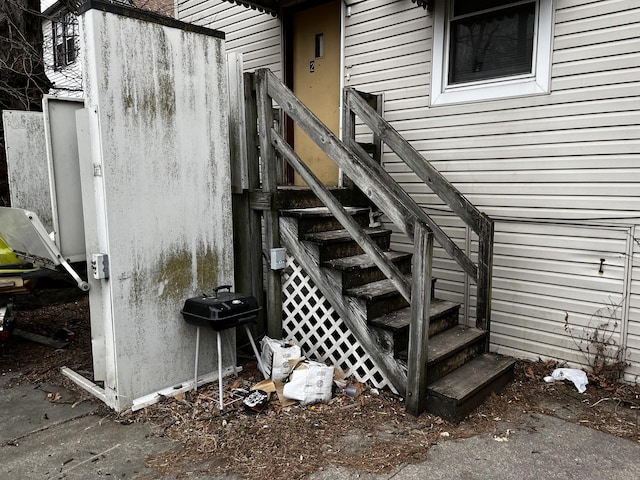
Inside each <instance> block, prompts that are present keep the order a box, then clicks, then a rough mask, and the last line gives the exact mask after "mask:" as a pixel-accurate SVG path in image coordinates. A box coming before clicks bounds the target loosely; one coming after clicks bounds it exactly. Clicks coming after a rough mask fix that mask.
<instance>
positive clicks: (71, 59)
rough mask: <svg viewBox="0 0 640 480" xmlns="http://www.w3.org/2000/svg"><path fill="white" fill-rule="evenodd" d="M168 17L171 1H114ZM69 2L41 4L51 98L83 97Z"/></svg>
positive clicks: (75, 25) (75, 20)
mask: <svg viewBox="0 0 640 480" xmlns="http://www.w3.org/2000/svg"><path fill="white" fill-rule="evenodd" d="M112 2H113V3H121V4H123V5H129V6H131V5H133V6H136V7H138V8H140V9H143V10H150V11H153V12H157V13H159V14H162V15H166V16H174V14H175V7H174V4H173V1H172V0H112ZM69 3H70V2H65V1H63V0H42V1H41V2H40V5H41V11H42V15H43V21H42V31H43V38H44V60H45V68H46V73H47V76H48V77H49V79H50V80H51V82H52V83H53V88H52V89H51V91H50V92H49V94H50V95H62V96H68V97H69V96H71V97H81V96H82V92H83V87H82V71H81V67H80V61H79V55H80V52H79V42H78V35H79V30H78V17H77V16H76V15H75V13H74V12H73V11H71V10H70V9H69V8H68V5H69Z"/></svg>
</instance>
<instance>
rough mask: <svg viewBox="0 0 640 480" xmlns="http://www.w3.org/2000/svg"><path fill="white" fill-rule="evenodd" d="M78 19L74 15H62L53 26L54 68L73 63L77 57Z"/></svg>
mask: <svg viewBox="0 0 640 480" xmlns="http://www.w3.org/2000/svg"><path fill="white" fill-rule="evenodd" d="M77 28H78V19H77V17H76V16H75V15H73V14H72V13H66V14H64V15H62V16H61V17H60V18H59V20H57V21H54V22H53V25H52V32H53V56H54V67H55V68H62V67H66V66H67V65H69V64H71V63H73V61H74V60H75V59H76V56H77V46H76V36H77Z"/></svg>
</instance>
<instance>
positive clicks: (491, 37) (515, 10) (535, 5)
mask: <svg viewBox="0 0 640 480" xmlns="http://www.w3.org/2000/svg"><path fill="white" fill-rule="evenodd" d="M552 27H553V5H552V0H485V1H482V2H478V1H477V0H438V2H437V3H436V9H435V12H434V19H433V63H432V73H431V105H442V104H448V103H460V102H473V101H480V100H489V99H497V98H506V97H514V96H521V95H534V94H541V93H548V92H549V86H550V81H551V80H550V73H551V41H552V31H553V28H552Z"/></svg>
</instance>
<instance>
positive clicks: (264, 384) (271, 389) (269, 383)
mask: <svg viewBox="0 0 640 480" xmlns="http://www.w3.org/2000/svg"><path fill="white" fill-rule="evenodd" d="M283 387H284V383H282V382H280V381H278V380H272V379H270V378H267V379H266V380H262V381H261V382H258V383H256V384H255V385H254V386H253V387H251V390H262V391H264V392H267V393H268V394H269V397H271V394H272V393H275V394H276V395H277V396H278V401H279V402H280V405H282V406H283V407H288V406H290V405H295V403H296V401H295V400H293V399H290V398H286V397H285V396H284V394H283V393H282V389H283Z"/></svg>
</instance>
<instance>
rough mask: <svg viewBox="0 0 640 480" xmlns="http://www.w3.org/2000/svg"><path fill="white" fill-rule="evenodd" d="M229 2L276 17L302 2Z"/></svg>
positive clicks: (423, 1) (426, 3) (424, 1)
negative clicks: (281, 10)
mask: <svg viewBox="0 0 640 480" xmlns="http://www.w3.org/2000/svg"><path fill="white" fill-rule="evenodd" d="M226 1H227V2H229V3H236V4H238V5H242V6H244V7H248V8H252V9H253V10H258V11H260V12H267V13H270V14H271V15H273V16H274V17H276V16H278V14H279V13H280V9H281V8H283V7H288V6H291V5H293V4H299V3H301V2H300V0H297V1H292V0H226ZM411 1H412V2H413V3H415V4H417V5H418V6H419V7H422V8H424V9H428V10H431V8H432V7H433V2H434V0H411Z"/></svg>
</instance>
